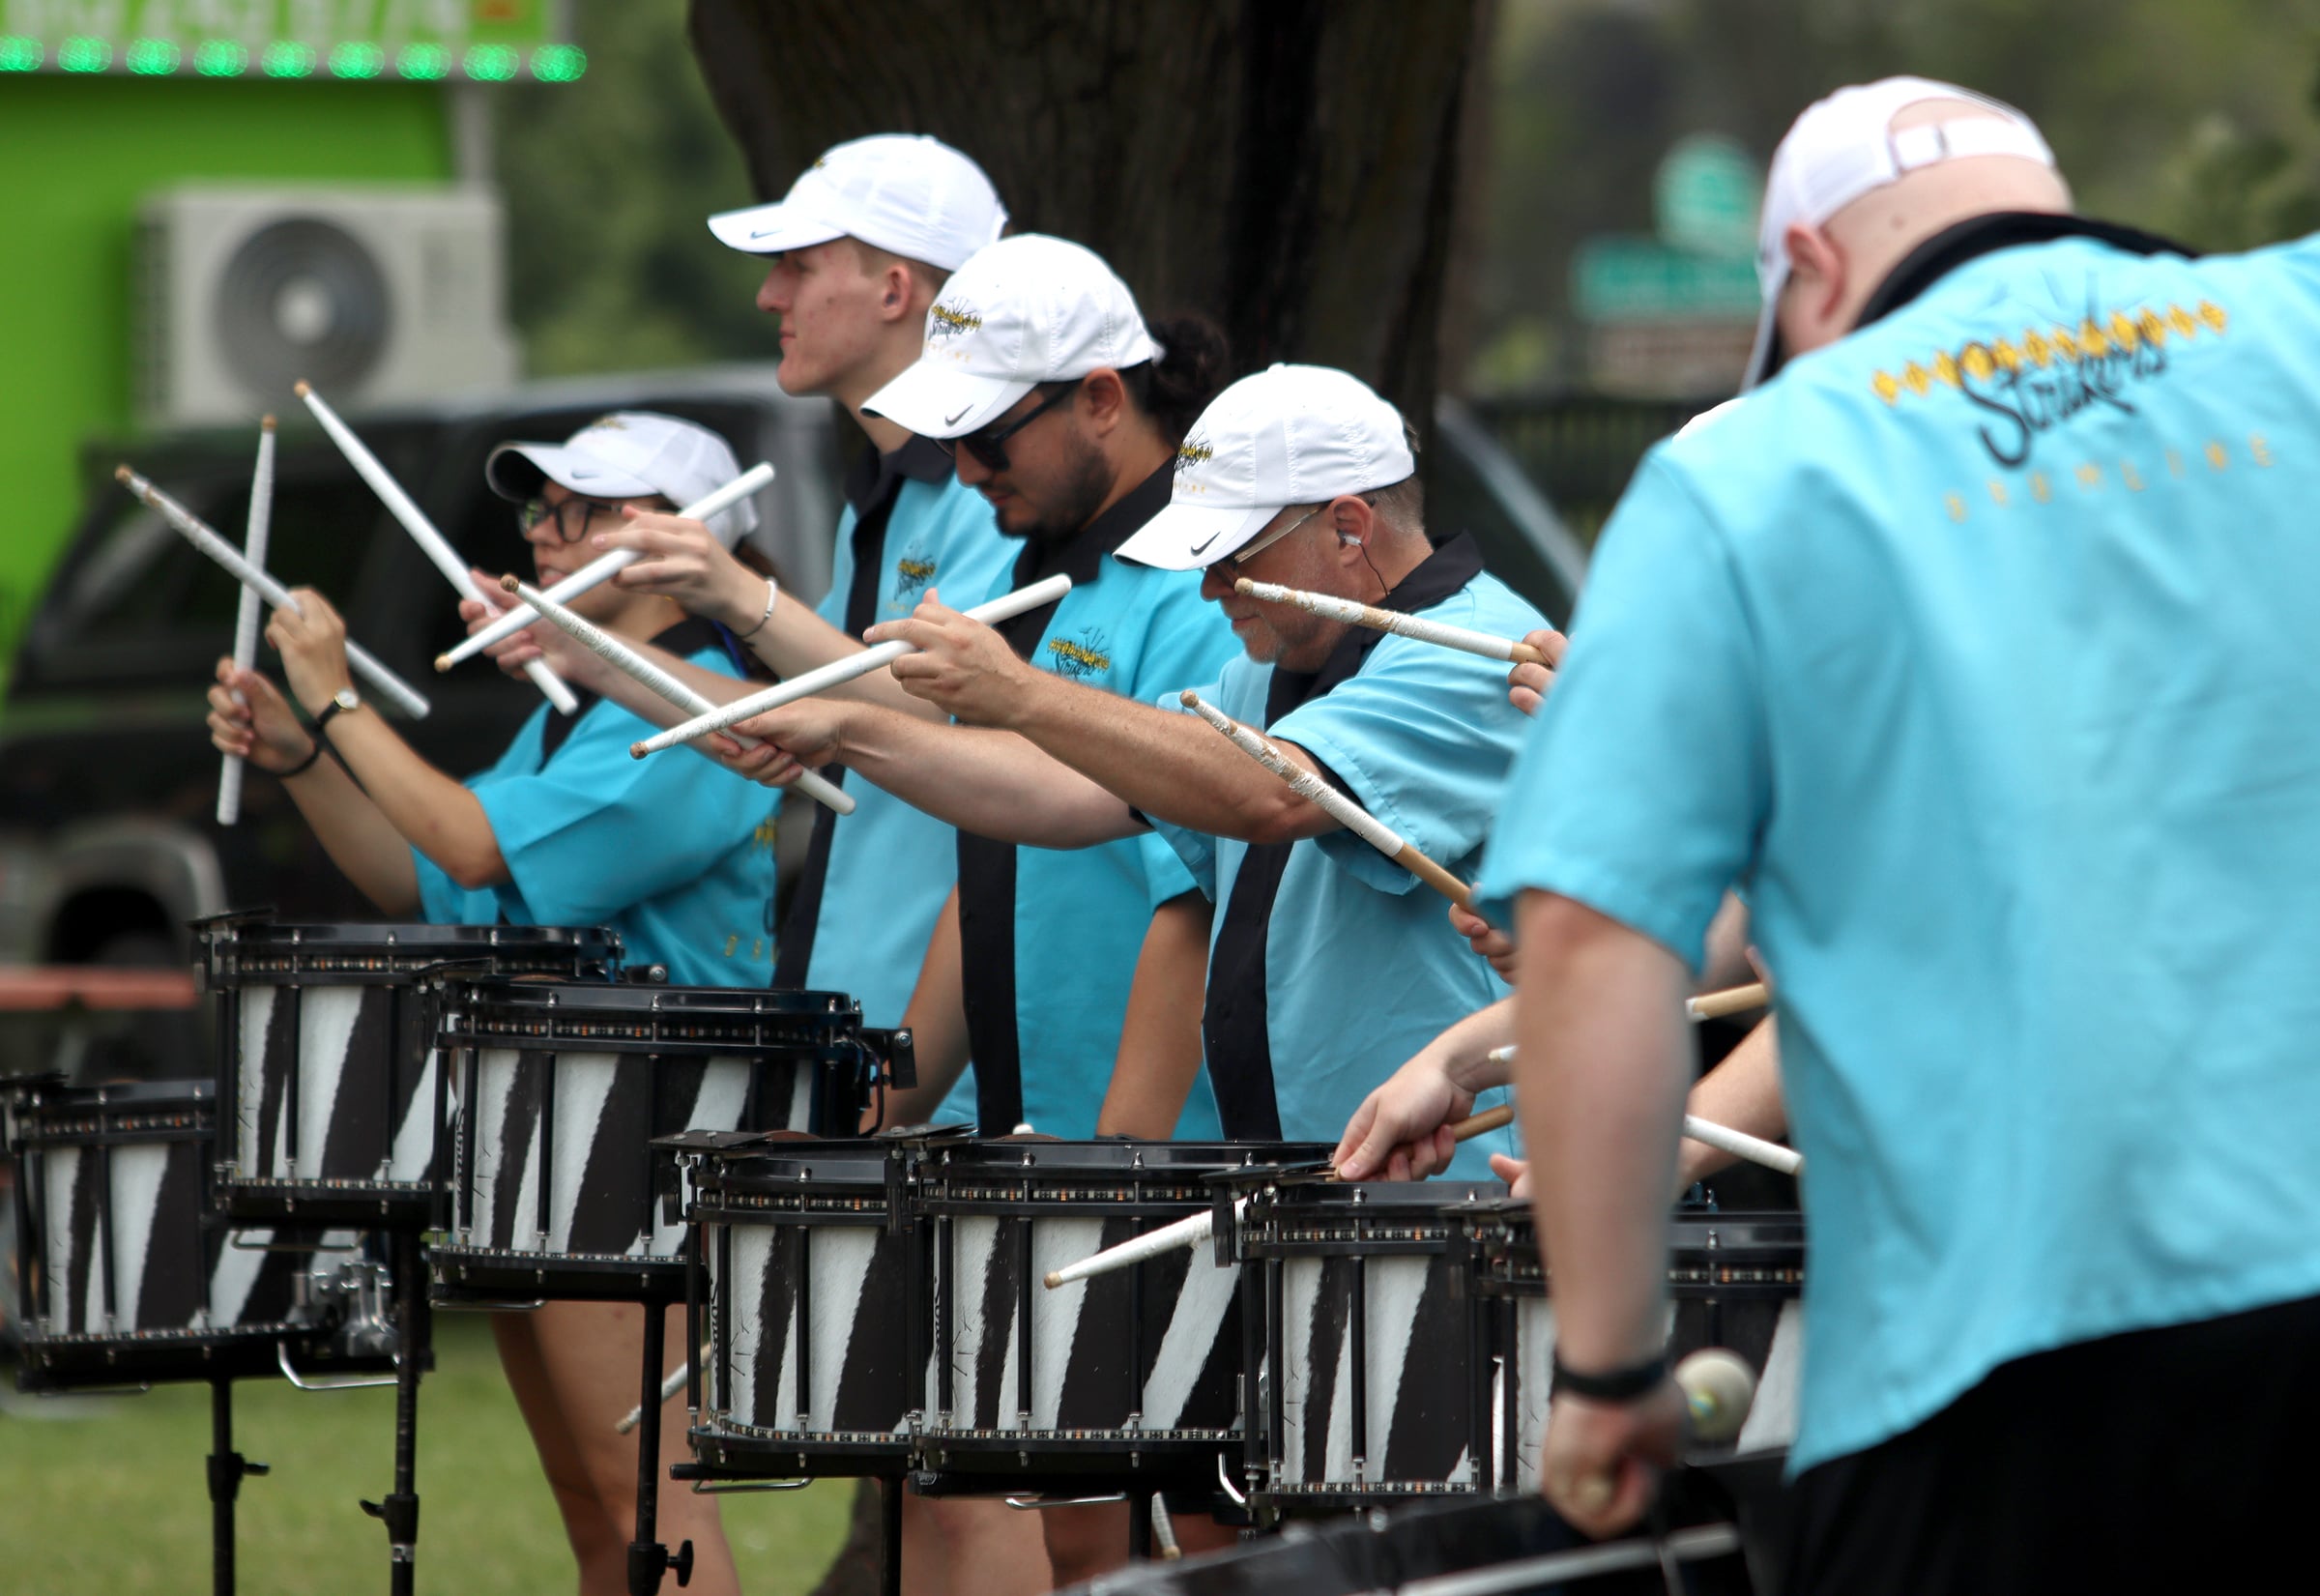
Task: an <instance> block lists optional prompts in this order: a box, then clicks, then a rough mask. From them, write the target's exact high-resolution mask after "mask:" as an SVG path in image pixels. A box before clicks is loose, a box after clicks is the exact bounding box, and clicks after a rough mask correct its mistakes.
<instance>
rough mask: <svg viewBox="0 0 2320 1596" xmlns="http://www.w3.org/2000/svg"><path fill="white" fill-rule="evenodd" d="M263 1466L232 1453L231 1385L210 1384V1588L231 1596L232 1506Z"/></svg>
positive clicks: (224, 1381) (226, 1381) (228, 1381)
mask: <svg viewBox="0 0 2320 1596" xmlns="http://www.w3.org/2000/svg"><path fill="white" fill-rule="evenodd" d="M265 1472H266V1465H264V1464H262V1463H251V1462H250V1461H249V1460H248V1459H247V1458H245V1457H244V1456H243V1455H242V1454H241V1453H239V1452H237V1451H235V1450H234V1382H233V1381H232V1380H231V1379H213V1380H211V1381H210V1587H211V1589H212V1590H213V1591H214V1592H215V1593H216V1596H234V1502H235V1499H236V1498H238V1497H239V1496H240V1495H241V1494H242V1478H243V1476H244V1475H246V1474H263V1473H265Z"/></svg>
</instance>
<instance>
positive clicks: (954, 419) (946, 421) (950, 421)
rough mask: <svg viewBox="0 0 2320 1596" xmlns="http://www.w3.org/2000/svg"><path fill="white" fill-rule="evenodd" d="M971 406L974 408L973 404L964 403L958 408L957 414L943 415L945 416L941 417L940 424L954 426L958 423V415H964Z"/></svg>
mask: <svg viewBox="0 0 2320 1596" xmlns="http://www.w3.org/2000/svg"><path fill="white" fill-rule="evenodd" d="M973 408H974V406H972V405H965V406H962V407H961V408H960V410H959V414H958V416H945V417H943V418H942V424H943V425H944V426H956V425H958V424H959V416H964V415H966V414H967V412H968V411H970V410H972V409H973Z"/></svg>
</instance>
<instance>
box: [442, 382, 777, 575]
mask: <svg viewBox="0 0 2320 1596" xmlns="http://www.w3.org/2000/svg"><path fill="white" fill-rule="evenodd" d="M740 474H741V468H740V463H739V461H737V460H736V459H735V458H734V457H733V449H732V447H731V446H730V445H728V444H727V443H726V442H725V440H724V439H723V438H720V437H718V436H717V435H716V434H715V433H714V432H711V431H710V429H709V428H708V427H705V426H703V425H702V424H701V423H700V422H698V421H685V420H683V419H682V418H681V417H677V416H663V415H661V414H659V413H658V412H657V411H652V410H616V411H614V412H613V413H612V414H611V415H609V416H599V417H597V418H596V419H595V420H594V421H591V422H589V423H588V425H586V426H584V427H582V428H581V429H580V430H579V431H577V432H575V433H573V434H572V435H571V436H570V437H569V438H567V439H565V441H564V442H563V443H561V444H534V443H512V444H502V445H500V446H499V447H498V448H497V449H495V450H492V451H491V457H490V458H489V459H487V460H485V461H484V462H483V479H484V480H485V481H487V482H489V483H490V484H491V491H492V492H494V493H496V494H498V495H499V496H500V497H501V498H503V499H512V500H514V501H515V502H516V503H517V504H522V503H523V502H524V501H525V500H527V499H536V498H538V497H539V489H540V484H541V482H542V481H553V482H559V483H562V484H563V485H564V486H565V487H566V488H568V489H569V490H571V491H572V492H574V493H577V494H580V495H581V496H582V497H584V498H589V499H650V498H652V496H654V495H655V494H657V495H659V496H660V497H661V498H663V499H666V500H668V501H669V503H670V504H672V505H676V506H680V507H681V506H684V505H688V504H691V503H693V502H694V501H695V500H697V499H706V498H707V497H709V495H710V491H711V490H712V489H715V488H720V487H723V486H724V485H725V484H726V483H727V482H730V481H732V480H733V479H735V478H736V477H739V475H740ZM708 526H709V530H710V531H711V532H713V533H715V534H716V535H717V539H718V541H720V542H722V543H723V544H724V545H725V546H726V547H727V548H731V547H732V546H733V545H734V544H736V543H738V542H739V541H740V540H741V539H742V538H743V537H747V536H748V535H749V534H750V533H752V532H754V531H756V530H757V510H756V508H754V507H753V506H752V505H751V504H750V503H749V501H748V500H746V499H743V500H741V501H740V502H739V503H738V504H735V505H732V506H729V507H728V508H724V509H721V510H719V511H718V512H717V513H716V514H714V515H712V516H710V518H709V522H708Z"/></svg>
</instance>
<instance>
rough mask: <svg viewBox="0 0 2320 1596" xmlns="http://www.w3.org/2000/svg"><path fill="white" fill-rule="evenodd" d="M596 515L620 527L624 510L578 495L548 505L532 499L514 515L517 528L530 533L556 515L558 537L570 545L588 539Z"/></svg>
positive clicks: (542, 500)
mask: <svg viewBox="0 0 2320 1596" xmlns="http://www.w3.org/2000/svg"><path fill="white" fill-rule="evenodd" d="M597 515H602V516H603V517H604V518H605V519H606V520H608V521H611V522H613V523H615V524H616V525H617V524H618V523H619V521H620V519H621V507H620V506H618V505H613V504H606V503H605V502H604V501H603V500H601V499H583V498H580V497H579V496H578V495H576V494H575V495H574V496H573V497H571V498H569V499H566V500H565V501H563V502H562V503H561V504H556V505H551V504H549V503H548V502H547V501H546V500H545V499H532V500H527V501H526V502H525V504H524V507H523V508H521V509H519V510H517V511H516V512H515V521H516V525H518V526H520V527H522V528H523V529H524V531H525V532H527V533H529V532H530V531H531V530H532V529H533V528H534V527H536V526H537V525H539V524H540V522H542V521H545V520H547V519H548V518H550V517H551V516H553V517H554V518H555V521H556V536H557V537H561V538H563V539H564V540H565V542H567V543H577V542H578V541H580V539H581V538H583V537H587V536H588V524H589V522H590V521H591V520H592V519H594V517H595V516H597Z"/></svg>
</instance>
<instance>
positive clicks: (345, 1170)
mask: <svg viewBox="0 0 2320 1596" xmlns="http://www.w3.org/2000/svg"><path fill="white" fill-rule="evenodd" d="M199 941H200V944H201V955H202V969H203V973H204V975H205V977H206V979H207V981H208V984H209V987H210V989H211V990H212V991H214V992H217V993H218V994H219V995H220V998H221V1001H220V1003H219V1005H218V1008H219V1024H220V1028H221V1046H220V1053H221V1055H222V1059H221V1063H220V1074H219V1083H218V1084H219V1090H220V1092H221V1094H222V1101H223V1103H224V1108H225V1112H224V1114H223V1116H222V1117H221V1120H220V1122H221V1123H222V1124H224V1125H226V1126H227V1127H229V1130H228V1133H227V1135H226V1136H225V1138H224V1141H225V1144H226V1145H225V1146H224V1147H223V1149H222V1153H223V1158H224V1162H225V1165H226V1168H225V1170H224V1172H223V1174H222V1175H220V1177H219V1179H218V1182H217V1197H218V1200H219V1202H220V1204H222V1206H223V1207H224V1208H225V1210H226V1212H227V1213H228V1214H229V1215H231V1216H232V1217H234V1218H237V1219H288V1218H295V1219H298V1220H302V1221H304V1220H335V1221H340V1222H348V1223H361V1222H363V1221H366V1220H367V1221H377V1220H380V1219H382V1218H390V1217H394V1216H398V1215H399V1216H401V1217H403V1218H412V1217H423V1216H427V1215H430V1214H431V1213H432V1211H433V1204H434V1198H435V1196H436V1193H437V1191H438V1189H439V1179H438V1176H437V1174H436V1170H437V1165H436V1152H437V1148H436V1146H435V1141H436V1136H435V1110H436V1103H437V1097H438V1093H437V1089H436V1082H435V1079H434V1073H433V1071H434V1062H435V1060H434V1053H433V1049H432V1047H431V1045H430V1044H429V1041H428V1037H427V1031H428V1030H429V1018H430V1014H431V1009H430V1005H428V1004H427V1003H426V1002H425V1001H423V1000H422V997H421V995H420V984H421V981H422V978H423V977H422V972H427V971H430V970H434V969H436V968H438V967H441V966H445V965H457V966H465V967H473V968H476V969H478V970H486V971H490V972H494V973H497V974H502V975H517V974H551V975H561V976H563V977H565V978H566V979H580V978H586V977H597V978H601V977H604V976H607V975H608V974H609V973H610V972H611V971H612V969H613V967H614V966H615V965H616V964H617V963H618V960H619V957H620V949H621V943H620V937H619V935H618V934H617V933H616V932H613V931H612V930H610V929H608V928H605V927H600V926H599V927H591V928H571V927H563V926H509V925H503V926H459V925H371V924H313V925H285V924H277V923H275V922H272V921H260V922H255V923H251V922H246V921H241V920H233V919H225V920H218V921H213V922H209V923H207V924H205V925H203V926H202V927H200V928H199ZM294 1083H295V1086H294ZM294 1101H295V1105H296V1114H295V1117H293V1115H292V1106H293V1102H294Z"/></svg>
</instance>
